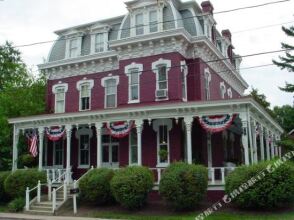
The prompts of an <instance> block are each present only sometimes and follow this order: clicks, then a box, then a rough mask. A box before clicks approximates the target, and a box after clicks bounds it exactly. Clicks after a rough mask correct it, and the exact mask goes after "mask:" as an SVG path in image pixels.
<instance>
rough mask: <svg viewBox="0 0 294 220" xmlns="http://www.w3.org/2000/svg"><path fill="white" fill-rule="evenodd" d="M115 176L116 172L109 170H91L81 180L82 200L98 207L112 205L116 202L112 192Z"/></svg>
mask: <svg viewBox="0 0 294 220" xmlns="http://www.w3.org/2000/svg"><path fill="white" fill-rule="evenodd" d="M113 175H114V171H113V170H111V169H107V168H99V169H93V170H91V171H90V172H89V173H88V174H86V175H85V176H84V177H83V178H82V179H81V180H80V183H79V188H80V190H81V192H80V199H81V200H82V201H83V202H86V203H94V204H97V205H105V204H109V203H111V202H112V201H113V200H114V198H113V196H112V194H111V190H110V181H111V179H112V177H113Z"/></svg>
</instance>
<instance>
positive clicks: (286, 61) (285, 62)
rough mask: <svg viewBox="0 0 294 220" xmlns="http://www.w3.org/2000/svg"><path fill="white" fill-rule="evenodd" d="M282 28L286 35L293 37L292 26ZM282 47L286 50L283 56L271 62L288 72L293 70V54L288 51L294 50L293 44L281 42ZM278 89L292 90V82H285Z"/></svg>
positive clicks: (293, 86)
mask: <svg viewBox="0 0 294 220" xmlns="http://www.w3.org/2000/svg"><path fill="white" fill-rule="evenodd" d="M282 30H283V31H284V33H285V34H286V35H287V36H289V37H294V26H292V27H290V28H286V27H282ZM282 48H283V49H285V50H286V51H285V56H280V61H276V60H273V63H274V64H275V65H277V66H278V67H280V68H281V69H282V70H283V69H287V70H288V71H289V72H294V56H293V55H291V53H290V51H293V50H294V46H292V45H290V44H287V43H282ZM280 89H281V90H282V91H285V92H294V84H290V83H287V82H286V86H285V87H284V88H280Z"/></svg>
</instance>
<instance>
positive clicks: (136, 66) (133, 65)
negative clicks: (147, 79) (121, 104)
mask: <svg viewBox="0 0 294 220" xmlns="http://www.w3.org/2000/svg"><path fill="white" fill-rule="evenodd" d="M133 69H138V75H139V76H138V78H139V79H138V81H139V82H138V87H139V88H138V99H137V100H131V88H130V85H131V77H130V73H131V70H133ZM142 72H143V64H140V63H131V64H130V65H127V66H125V74H126V75H127V76H128V78H129V84H128V95H129V101H128V104H133V103H140V97H141V96H140V89H141V85H140V76H141V74H142Z"/></svg>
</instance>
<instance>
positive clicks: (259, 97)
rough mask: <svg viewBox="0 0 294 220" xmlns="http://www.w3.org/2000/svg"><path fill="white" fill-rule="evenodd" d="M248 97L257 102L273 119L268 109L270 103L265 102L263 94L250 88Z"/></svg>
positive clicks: (271, 112)
mask: <svg viewBox="0 0 294 220" xmlns="http://www.w3.org/2000/svg"><path fill="white" fill-rule="evenodd" d="M250 96H251V97H252V98H253V99H254V100H255V101H256V102H258V103H259V104H260V105H261V106H262V107H264V109H265V110H266V111H267V112H268V113H269V114H270V115H271V116H272V117H275V115H274V113H273V111H272V110H271V109H270V106H271V103H270V102H268V101H267V100H266V96H265V95H264V94H260V93H259V91H258V89H255V88H253V87H252V89H251V91H250Z"/></svg>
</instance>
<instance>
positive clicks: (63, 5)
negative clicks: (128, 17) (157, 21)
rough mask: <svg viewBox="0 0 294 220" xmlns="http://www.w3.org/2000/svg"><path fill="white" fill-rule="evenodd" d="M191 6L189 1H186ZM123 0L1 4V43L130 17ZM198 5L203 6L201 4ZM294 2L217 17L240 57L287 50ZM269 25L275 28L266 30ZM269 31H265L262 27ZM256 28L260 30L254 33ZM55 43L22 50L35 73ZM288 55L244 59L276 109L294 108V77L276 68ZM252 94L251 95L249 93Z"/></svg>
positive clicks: (9, 0) (236, 3)
mask: <svg viewBox="0 0 294 220" xmlns="http://www.w3.org/2000/svg"><path fill="white" fill-rule="evenodd" d="M182 1H185V0H182ZM273 1H275V0H211V3H212V4H213V6H214V9H215V12H219V11H224V10H229V9H234V8H240V7H246V6H252V5H258V4H263V3H267V2H273ZM124 2H125V1H123V0H0V44H3V43H4V42H5V41H6V40H8V41H11V42H13V43H14V45H24V44H30V43H34V42H40V41H48V40H55V39H56V35H55V34H54V31H56V30H59V29H64V28H66V27H71V26H75V25H79V24H83V23H88V22H93V21H96V20H100V19H105V18H110V17H115V16H119V15H123V14H126V13H127V9H126V5H125V4H124ZM197 3H198V4H201V1H199V0H197ZM293 9H294V0H290V1H288V2H284V3H279V4H274V5H268V6H264V7H259V8H253V9H247V10H240V11H236V12H231V13H222V14H215V15H214V17H215V20H216V22H217V29H218V30H219V31H221V30H223V29H230V31H231V32H232V35H233V37H232V41H233V45H234V47H235V53H237V54H239V55H248V54H255V53H260V52H267V51H274V50H280V49H281V42H282V41H283V42H287V43H290V44H292V45H294V39H290V38H289V37H286V35H285V34H284V33H283V32H282V30H281V25H280V24H282V23H288V24H284V25H285V26H286V27H289V26H290V25H294V10H293ZM265 26H271V27H266V28H265ZM261 27H263V28H261ZM252 29H254V30H252ZM51 46H52V43H47V44H41V45H36V46H30V47H19V48H18V49H19V50H20V51H21V52H22V57H23V59H24V61H25V63H26V64H27V65H28V67H29V68H31V69H32V70H33V72H37V65H38V64H41V63H43V62H44V59H46V58H47V55H48V53H49V50H50V48H51ZM279 55H283V53H272V54H267V55H260V56H253V57H250V58H249V57H248V58H243V62H242V64H241V68H244V69H243V70H241V75H242V76H243V77H244V79H245V80H246V81H247V82H248V84H249V86H250V87H254V88H257V89H258V90H259V91H260V92H261V93H263V94H265V95H266V97H267V99H268V100H269V101H270V103H271V104H272V106H271V107H273V106H282V105H286V104H289V105H293V102H294V94H291V93H285V92H282V91H280V90H279V89H278V87H282V86H284V84H285V81H287V82H290V83H293V82H294V73H290V72H288V71H287V70H283V71H282V70H280V69H279V68H278V67H276V66H274V65H271V66H267V67H263V68H252V69H246V68H248V67H253V66H259V65H267V64H271V63H272V59H278V57H279ZM247 92H248V91H247Z"/></svg>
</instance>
